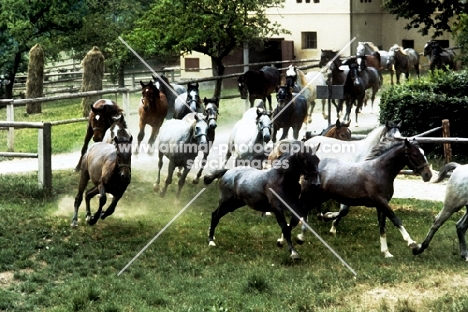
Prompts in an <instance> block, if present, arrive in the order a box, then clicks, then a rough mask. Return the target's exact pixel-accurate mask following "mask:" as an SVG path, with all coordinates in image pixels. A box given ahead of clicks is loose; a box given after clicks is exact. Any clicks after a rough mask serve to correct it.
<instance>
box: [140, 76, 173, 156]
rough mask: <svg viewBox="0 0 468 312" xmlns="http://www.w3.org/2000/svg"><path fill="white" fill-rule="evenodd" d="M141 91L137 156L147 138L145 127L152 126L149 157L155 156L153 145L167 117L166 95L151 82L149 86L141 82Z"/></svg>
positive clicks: (148, 150) (148, 149)
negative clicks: (144, 139) (145, 137)
mask: <svg viewBox="0 0 468 312" xmlns="http://www.w3.org/2000/svg"><path fill="white" fill-rule="evenodd" d="M140 84H141V87H142V90H141V95H142V97H141V102H140V105H139V106H138V114H140V122H139V128H140V131H139V132H138V137H137V139H138V143H137V147H136V149H135V154H138V153H139V152H140V143H141V141H142V140H143V138H144V136H145V126H146V125H150V126H151V127H152V130H151V135H150V138H149V139H148V146H147V152H148V154H149V155H153V153H154V150H153V144H154V141H155V140H156V137H157V136H158V133H159V128H161V125H162V123H163V121H164V118H166V116H167V111H168V103H167V98H166V95H165V94H164V93H162V92H160V91H159V89H158V88H156V86H155V85H154V84H153V81H150V82H149V83H148V84H144V83H143V81H140Z"/></svg>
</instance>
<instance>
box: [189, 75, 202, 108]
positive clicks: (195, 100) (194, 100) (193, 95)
mask: <svg viewBox="0 0 468 312" xmlns="http://www.w3.org/2000/svg"><path fill="white" fill-rule="evenodd" d="M186 103H187V105H188V106H189V107H190V109H191V110H192V112H194V113H196V112H198V109H199V108H200V103H201V99H200V94H199V90H198V82H197V83H193V82H189V83H188V85H187V100H186Z"/></svg>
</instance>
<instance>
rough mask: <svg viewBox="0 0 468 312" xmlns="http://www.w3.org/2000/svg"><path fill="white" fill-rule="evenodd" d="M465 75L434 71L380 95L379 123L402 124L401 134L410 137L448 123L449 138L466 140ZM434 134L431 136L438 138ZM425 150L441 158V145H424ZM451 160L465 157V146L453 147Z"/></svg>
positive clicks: (467, 82) (467, 104)
mask: <svg viewBox="0 0 468 312" xmlns="http://www.w3.org/2000/svg"><path fill="white" fill-rule="evenodd" d="M467 117H468V71H466V70H464V71H460V72H452V71H448V72H443V71H435V72H434V74H433V75H427V76H425V77H423V78H421V79H419V80H417V79H413V80H410V81H407V82H406V83H404V84H402V85H395V86H392V87H390V88H388V89H387V90H385V91H384V92H382V95H381V99H380V116H379V119H380V122H381V123H383V122H385V121H386V120H401V121H402V129H401V131H402V134H403V135H405V136H412V135H416V134H419V133H422V132H425V131H427V130H430V129H433V128H436V127H439V126H440V125H441V124H442V120H443V119H448V120H449V121H450V135H451V136H452V137H464V138H468V124H467ZM440 135H441V132H435V133H433V134H431V135H430V136H440ZM424 150H425V151H426V152H428V153H432V154H434V155H435V156H442V155H443V149H442V145H441V144H424ZM452 153H453V155H454V156H457V157H461V158H466V157H468V144H464V143H458V144H452Z"/></svg>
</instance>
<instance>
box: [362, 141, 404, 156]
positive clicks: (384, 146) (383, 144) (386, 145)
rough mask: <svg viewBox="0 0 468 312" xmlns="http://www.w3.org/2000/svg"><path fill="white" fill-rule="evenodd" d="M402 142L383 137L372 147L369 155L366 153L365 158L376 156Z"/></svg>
mask: <svg viewBox="0 0 468 312" xmlns="http://www.w3.org/2000/svg"><path fill="white" fill-rule="evenodd" d="M402 142H404V141H402V140H396V139H393V138H384V139H383V140H382V141H380V143H379V144H377V145H376V146H374V147H373V148H372V150H371V151H370V153H369V155H367V157H366V160H371V159H375V158H378V157H380V156H382V155H383V154H385V153H386V152H388V151H389V150H391V149H392V148H393V147H394V146H396V145H398V144H401V143H402Z"/></svg>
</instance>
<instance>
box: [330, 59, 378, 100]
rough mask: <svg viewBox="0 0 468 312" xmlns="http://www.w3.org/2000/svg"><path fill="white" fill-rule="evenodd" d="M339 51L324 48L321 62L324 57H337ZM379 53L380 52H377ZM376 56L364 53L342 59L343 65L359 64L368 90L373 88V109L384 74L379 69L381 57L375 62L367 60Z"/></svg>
mask: <svg viewBox="0 0 468 312" xmlns="http://www.w3.org/2000/svg"><path fill="white" fill-rule="evenodd" d="M337 53H338V52H336V51H332V50H322V56H321V62H322V58H323V61H325V60H327V59H330V60H333V59H335V56H336V55H337ZM376 53H378V52H376ZM373 58H376V57H375V56H371V55H363V56H358V57H348V58H346V59H343V60H341V59H340V58H338V59H339V60H340V61H341V64H343V65H348V66H349V65H351V64H358V65H359V72H358V73H359V77H360V78H361V79H362V80H363V82H364V84H365V86H366V90H367V89H371V91H372V93H371V96H370V99H371V109H373V108H374V101H375V94H376V93H377V91H378V90H379V88H380V87H381V86H382V82H383V79H382V74H381V72H380V71H379V70H378V68H379V67H378V66H379V65H378V62H380V58H379V59H375V60H374V61H373V62H371V61H369V60H367V59H373Z"/></svg>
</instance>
